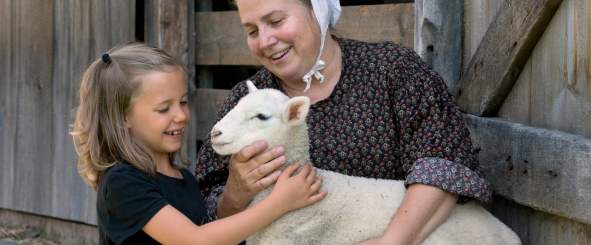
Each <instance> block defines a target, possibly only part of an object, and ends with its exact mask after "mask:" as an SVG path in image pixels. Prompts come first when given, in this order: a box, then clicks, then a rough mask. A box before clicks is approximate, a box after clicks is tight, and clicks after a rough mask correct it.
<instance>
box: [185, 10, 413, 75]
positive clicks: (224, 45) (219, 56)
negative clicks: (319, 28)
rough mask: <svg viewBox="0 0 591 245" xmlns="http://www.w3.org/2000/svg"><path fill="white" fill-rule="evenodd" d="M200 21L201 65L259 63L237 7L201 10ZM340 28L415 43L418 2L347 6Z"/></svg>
mask: <svg viewBox="0 0 591 245" xmlns="http://www.w3.org/2000/svg"><path fill="white" fill-rule="evenodd" d="M196 22H197V25H196V27H197V50H196V52H197V53H196V57H197V61H196V62H197V64H198V65H258V62H257V61H256V60H255V59H254V58H252V57H251V56H250V52H249V51H248V47H247V46H246V36H245V34H244V31H243V30H242V26H241V24H240V18H239V16H238V13H237V12H236V11H225V12H198V13H197V17H196ZM336 30H337V33H338V34H339V35H340V36H342V37H346V38H352V39H358V40H365V41H371V42H376V41H393V42H396V43H400V44H401V45H402V46H406V47H413V42H414V4H412V3H407V4H385V5H367V6H347V7H343V14H342V16H341V19H340V20H339V23H338V24H337V26H336Z"/></svg>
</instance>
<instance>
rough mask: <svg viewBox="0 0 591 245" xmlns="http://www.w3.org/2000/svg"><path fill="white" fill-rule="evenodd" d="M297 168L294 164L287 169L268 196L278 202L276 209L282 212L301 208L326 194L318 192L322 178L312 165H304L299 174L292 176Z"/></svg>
mask: <svg viewBox="0 0 591 245" xmlns="http://www.w3.org/2000/svg"><path fill="white" fill-rule="evenodd" d="M299 166H300V165H299V164H295V163H294V164H291V165H290V166H289V167H287V168H286V169H285V170H284V171H283V173H282V174H281V176H280V177H279V179H278V180H277V183H276V184H275V186H274V187H273V192H271V195H270V196H269V198H273V199H275V201H277V202H278V203H277V205H278V207H279V208H281V209H283V211H284V212H289V211H292V210H295V209H298V208H303V207H305V206H308V205H310V204H313V203H316V202H318V201H320V200H322V199H323V198H324V197H325V196H326V192H322V191H320V187H321V186H322V177H319V176H317V175H316V170H315V169H314V168H313V167H312V165H310V164H306V165H305V166H303V167H302V168H301V169H300V172H299V173H297V174H295V175H294V173H295V171H296V170H297V169H298V167H299ZM292 175H293V176H292Z"/></svg>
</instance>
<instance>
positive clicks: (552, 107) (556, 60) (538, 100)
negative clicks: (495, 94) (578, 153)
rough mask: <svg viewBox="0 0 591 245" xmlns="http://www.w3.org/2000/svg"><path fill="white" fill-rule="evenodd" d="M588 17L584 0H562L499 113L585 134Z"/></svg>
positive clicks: (588, 117) (590, 113) (589, 92)
mask: <svg viewBox="0 0 591 245" xmlns="http://www.w3.org/2000/svg"><path fill="white" fill-rule="evenodd" d="M590 15H591V1H589V0H567V1H564V2H563V4H562V5H561V6H560V8H559V9H558V11H557V13H556V16H555V17H554V19H553V20H552V22H551V23H550V25H549V26H548V28H547V29H546V33H544V36H542V38H541V39H540V42H539V43H538V45H537V46H536V48H535V49H534V51H533V54H532V56H531V57H530V59H529V60H528V62H527V63H526V65H525V69H524V70H523V72H522V73H521V75H520V77H519V79H518V80H517V82H516V84H515V86H514V88H513V90H512V91H511V93H510V94H509V96H508V98H507V100H506V101H505V103H504V104H503V106H502V107H501V109H500V111H499V117H501V118H505V119H507V120H510V121H514V122H520V123H524V124H527V125H531V126H535V127H541V128H550V129H558V130H561V131H565V132H569V133H573V134H578V135H582V136H585V137H591V17H590Z"/></svg>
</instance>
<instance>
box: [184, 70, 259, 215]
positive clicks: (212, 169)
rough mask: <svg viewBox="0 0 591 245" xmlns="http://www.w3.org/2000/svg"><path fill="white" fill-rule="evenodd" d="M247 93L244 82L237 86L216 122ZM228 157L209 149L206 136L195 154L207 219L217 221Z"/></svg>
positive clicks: (196, 171) (208, 140) (227, 99)
mask: <svg viewBox="0 0 591 245" xmlns="http://www.w3.org/2000/svg"><path fill="white" fill-rule="evenodd" d="M247 91H248V88H247V87H246V85H245V83H244V82H241V83H239V84H237V85H236V86H235V87H234V88H233V89H232V91H231V92H230V95H229V96H228V97H227V98H226V100H225V101H224V103H223V104H222V106H221V108H220V110H219V111H218V113H217V116H216V122H217V121H219V120H220V119H221V118H222V117H224V116H225V115H226V114H227V113H228V112H229V111H230V110H231V109H232V108H234V106H235V105H236V104H237V103H238V101H239V100H240V98H242V97H243V96H244V95H245V94H246V93H247ZM229 162H230V157H229V156H219V155H217V154H216V153H215V151H214V150H213V148H212V147H211V138H210V136H209V135H208V136H207V139H206V140H205V141H204V142H203V145H202V146H201V149H200V150H199V152H198V154H197V165H196V168H195V176H196V177H197V179H198V181H199V187H200V188H201V194H202V195H203V197H204V200H205V208H206V209H207V216H208V219H209V220H210V221H211V220H215V219H217V204H218V199H219V197H220V195H221V194H222V192H223V191H224V185H225V184H226V179H227V178H228V163H229Z"/></svg>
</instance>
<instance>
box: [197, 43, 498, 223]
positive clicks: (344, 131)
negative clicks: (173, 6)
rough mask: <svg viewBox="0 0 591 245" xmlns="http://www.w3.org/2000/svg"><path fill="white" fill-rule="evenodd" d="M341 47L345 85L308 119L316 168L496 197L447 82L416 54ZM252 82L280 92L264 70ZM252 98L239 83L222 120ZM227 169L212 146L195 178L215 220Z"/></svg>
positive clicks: (388, 47) (386, 46)
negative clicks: (242, 99)
mask: <svg viewBox="0 0 591 245" xmlns="http://www.w3.org/2000/svg"><path fill="white" fill-rule="evenodd" d="M337 41H338V42H339V45H340V47H341V50H342V53H343V59H342V60H343V61H342V62H343V64H342V67H343V69H342V72H341V77H340V80H339V81H338V83H337V85H336V86H335V88H334V90H333V92H332V94H331V95H330V96H329V97H328V98H327V99H325V100H322V101H319V102H317V103H315V104H313V105H312V106H311V108H310V112H309V114H308V118H307V123H308V127H309V135H310V159H311V160H312V164H313V165H314V166H316V167H318V168H322V169H327V170H331V171H336V172H340V173H343V174H347V175H353V176H363V177H371V178H385V179H398V180H405V183H406V184H407V185H410V184H413V183H422V184H427V185H432V186H436V187H438V188H440V189H443V190H445V191H448V192H451V193H455V194H458V195H459V196H460V200H467V199H477V200H479V201H483V202H487V201H489V200H490V199H491V195H492V190H491V188H490V185H489V183H488V182H487V181H486V180H485V179H484V178H483V177H482V175H481V174H480V172H479V171H478V170H477V167H478V161H477V158H476V156H475V152H474V150H473V148H472V143H471V141H470V136H469V132H468V130H467V128H466V127H465V125H464V122H463V117H462V113H461V112H460V110H459V107H458V106H457V105H456V104H455V103H454V101H453V98H452V96H451V95H450V94H449V93H448V92H447V88H446V85H445V83H444V81H443V80H442V79H441V77H440V76H439V75H438V74H437V73H436V72H434V71H433V70H432V69H431V68H430V67H429V66H428V65H426V64H425V63H423V62H422V61H421V59H420V57H418V56H417V55H416V53H415V52H414V51H413V50H411V49H408V48H404V47H400V46H398V45H396V44H394V43H391V42H383V43H366V42H360V41H355V40H348V39H340V38H337ZM250 79H251V80H252V81H253V82H254V83H255V85H256V86H257V87H258V88H275V89H279V90H282V89H281V86H280V85H279V83H278V80H277V78H276V77H275V76H274V75H273V74H272V73H270V72H269V71H268V70H266V69H265V68H262V69H261V70H260V71H259V72H257V73H256V74H255V75H253V76H252V77H251V78H250ZM246 93H248V89H247V87H246V83H245V82H240V83H239V84H237V85H236V86H235V87H234V88H233V89H232V91H231V94H230V96H229V97H228V98H227V99H226V101H225V103H224V104H223V106H222V108H221V110H220V111H219V112H218V115H217V116H218V117H217V119H218V120H219V119H221V118H222V117H223V116H224V115H225V114H226V113H227V112H228V111H229V110H231V109H232V108H233V107H234V105H236V104H237V102H238V100H239V99H240V98H241V97H242V96H244V95H245V94H246ZM228 162H229V157H220V156H217V155H216V154H215V152H214V151H213V149H212V148H211V142H210V141H209V139H208V140H206V142H205V143H204V145H203V147H202V148H201V150H200V151H199V154H198V159H197V167H196V170H195V175H196V176H197V177H198V179H199V180H200V186H201V189H202V192H203V195H204V197H205V198H206V203H207V204H206V205H207V207H208V210H209V214H210V215H211V216H212V217H215V211H216V206H217V199H218V197H219V194H221V192H222V191H223V185H224V184H225V182H226V178H227V176H228V169H227V166H228Z"/></svg>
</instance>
